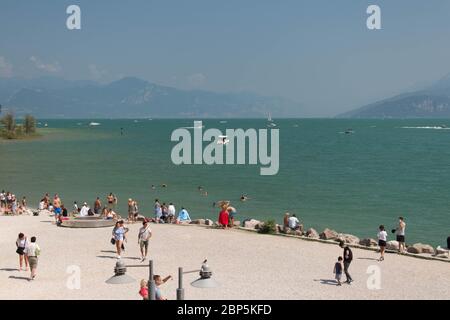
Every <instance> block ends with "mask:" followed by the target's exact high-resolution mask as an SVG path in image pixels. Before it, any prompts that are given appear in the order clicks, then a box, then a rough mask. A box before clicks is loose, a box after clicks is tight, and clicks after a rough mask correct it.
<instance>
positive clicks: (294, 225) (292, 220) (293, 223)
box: [288, 214, 300, 231]
mask: <svg viewBox="0 0 450 320" xmlns="http://www.w3.org/2000/svg"><path fill="white" fill-rule="evenodd" d="M288 226H289V228H290V229H291V230H294V231H295V230H300V221H299V220H298V218H297V216H296V215H295V214H293V215H292V216H291V217H289V219H288Z"/></svg>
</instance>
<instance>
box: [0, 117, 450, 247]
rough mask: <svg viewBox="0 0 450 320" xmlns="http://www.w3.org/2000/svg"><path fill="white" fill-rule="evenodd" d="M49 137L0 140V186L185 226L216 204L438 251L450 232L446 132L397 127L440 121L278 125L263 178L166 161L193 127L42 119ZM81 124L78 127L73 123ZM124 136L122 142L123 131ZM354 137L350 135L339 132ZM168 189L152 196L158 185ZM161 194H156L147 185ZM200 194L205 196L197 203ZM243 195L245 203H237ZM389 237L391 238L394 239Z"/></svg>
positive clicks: (231, 168)
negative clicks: (134, 205)
mask: <svg viewBox="0 0 450 320" xmlns="http://www.w3.org/2000/svg"><path fill="white" fill-rule="evenodd" d="M44 122H47V123H48V125H49V127H48V129H44V130H45V136H44V137H43V138H41V139H39V140H33V141H14V142H9V141H3V142H0V188H4V189H5V190H6V189H7V190H11V191H14V192H15V193H16V194H17V195H18V196H22V195H26V196H27V197H28V199H29V203H30V205H34V206H37V203H38V200H39V199H40V197H41V196H42V195H43V194H44V193H45V192H49V193H51V194H53V193H55V192H58V193H59V194H60V195H61V197H62V199H63V201H64V202H65V204H66V205H67V206H69V207H70V208H71V204H72V202H73V201H74V200H76V201H78V202H79V203H80V202H83V201H87V202H88V203H90V204H91V205H92V203H93V201H94V200H95V197H96V196H100V197H101V198H102V199H104V198H105V197H106V194H107V193H109V192H114V193H115V194H117V195H118V198H119V209H120V212H122V213H123V214H124V215H126V200H127V199H128V198H129V197H132V198H135V199H137V200H138V201H139V204H140V208H141V211H142V212H143V213H144V214H146V215H151V214H152V206H153V200H154V199H155V198H159V199H161V201H165V202H174V204H175V205H176V206H177V209H178V208H180V207H181V206H184V207H186V208H187V209H188V211H189V212H190V214H191V217H193V218H203V217H209V218H216V217H217V214H218V211H217V209H216V208H213V207H212V203H213V202H214V201H217V200H221V199H227V200H231V201H232V202H233V204H234V205H235V206H236V208H237V209H238V211H239V219H240V220H243V219H244V218H256V219H267V218H269V217H270V218H276V219H277V220H278V221H279V222H281V221H282V216H283V214H284V213H285V212H286V211H289V212H291V213H296V214H297V216H299V217H300V220H302V221H303V222H304V223H305V226H306V227H314V228H316V229H317V230H318V231H319V232H320V231H321V230H322V229H323V228H325V227H330V228H333V229H336V230H337V231H340V232H346V233H352V234H355V235H357V236H359V237H373V238H375V237H376V233H377V227H378V225H379V224H384V225H386V227H387V229H389V230H390V229H391V228H393V227H394V226H395V225H396V222H397V217H398V216H399V215H403V216H404V217H405V218H406V222H407V242H410V243H411V242H414V243H415V242H425V243H430V244H433V245H437V244H444V242H445V239H446V238H447V236H448V235H449V234H450V223H449V221H450V219H449V217H450V213H449V211H450V209H449V202H450V201H449V200H450V195H449V192H450V130H446V129H437V128H436V129H422V128H404V127H425V126H431V127H433V126H437V125H447V126H449V127H450V121H442V120H340V119H339V120H338V119H289V120H276V123H277V124H278V128H279V129H280V170H279V173H278V174H277V175H275V176H261V175H260V174H259V165H253V166H249V165H213V166H207V165H181V166H176V165H174V164H172V162H171V158H170V152H171V149H172V147H173V146H174V145H175V143H173V142H171V141H170V135H171V133H172V131H173V130H174V129H176V128H179V127H190V126H193V122H192V121H191V120H156V119H155V120H153V121H149V120H139V122H137V123H135V122H134V121H133V120H99V121H98V122H100V123H101V126H98V127H88V126H87V123H89V121H86V120H64V121H63V120H48V121H42V123H44ZM78 123H82V125H78ZM203 124H204V125H205V126H206V128H212V127H214V128H219V129H223V130H224V129H226V128H266V124H267V123H266V121H265V120H228V122H227V123H220V122H219V120H204V122H203ZM121 127H123V128H124V135H123V136H121V135H120V128H121ZM347 128H352V129H353V130H354V131H355V133H354V134H342V131H345V130H346V129H347ZM163 183H165V184H167V188H160V187H159V186H160V185H161V184H163ZM152 184H154V185H155V186H157V188H156V190H152V189H151V185H152ZM200 185H201V186H203V187H204V188H205V189H206V190H207V191H208V196H207V197H205V196H202V195H200V194H199V192H198V190H197V187H198V186H200ZM242 193H246V194H248V195H249V196H250V197H251V200H249V201H247V202H244V203H241V202H240V201H239V197H240V195H241V194H242ZM390 238H391V239H392V238H393V236H392V235H391V234H390Z"/></svg>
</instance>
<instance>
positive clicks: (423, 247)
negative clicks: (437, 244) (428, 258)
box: [407, 243, 434, 254]
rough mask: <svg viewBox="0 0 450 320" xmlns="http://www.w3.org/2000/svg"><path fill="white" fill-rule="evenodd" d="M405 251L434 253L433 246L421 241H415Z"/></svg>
mask: <svg viewBox="0 0 450 320" xmlns="http://www.w3.org/2000/svg"><path fill="white" fill-rule="evenodd" d="M407 251H408V252H409V253H415V254H419V253H430V254H434V248H433V247H432V246H430V245H429V244H423V243H415V244H413V245H412V246H409V247H408V249H407Z"/></svg>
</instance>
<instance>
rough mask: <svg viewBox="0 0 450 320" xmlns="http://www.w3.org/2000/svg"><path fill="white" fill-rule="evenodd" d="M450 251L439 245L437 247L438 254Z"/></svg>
mask: <svg viewBox="0 0 450 320" xmlns="http://www.w3.org/2000/svg"><path fill="white" fill-rule="evenodd" d="M448 253H449V250H448V249H445V248H442V247H441V246H438V247H437V248H436V254H437V255H438V254H448Z"/></svg>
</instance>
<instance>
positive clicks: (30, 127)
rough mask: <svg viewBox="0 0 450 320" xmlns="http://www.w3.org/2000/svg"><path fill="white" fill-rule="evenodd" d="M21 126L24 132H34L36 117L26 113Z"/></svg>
mask: <svg viewBox="0 0 450 320" xmlns="http://www.w3.org/2000/svg"><path fill="white" fill-rule="evenodd" d="M23 128H24V131H25V134H33V133H35V132H36V119H35V118H34V117H33V116H31V115H29V114H27V115H26V116H25V120H24V122H23Z"/></svg>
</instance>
